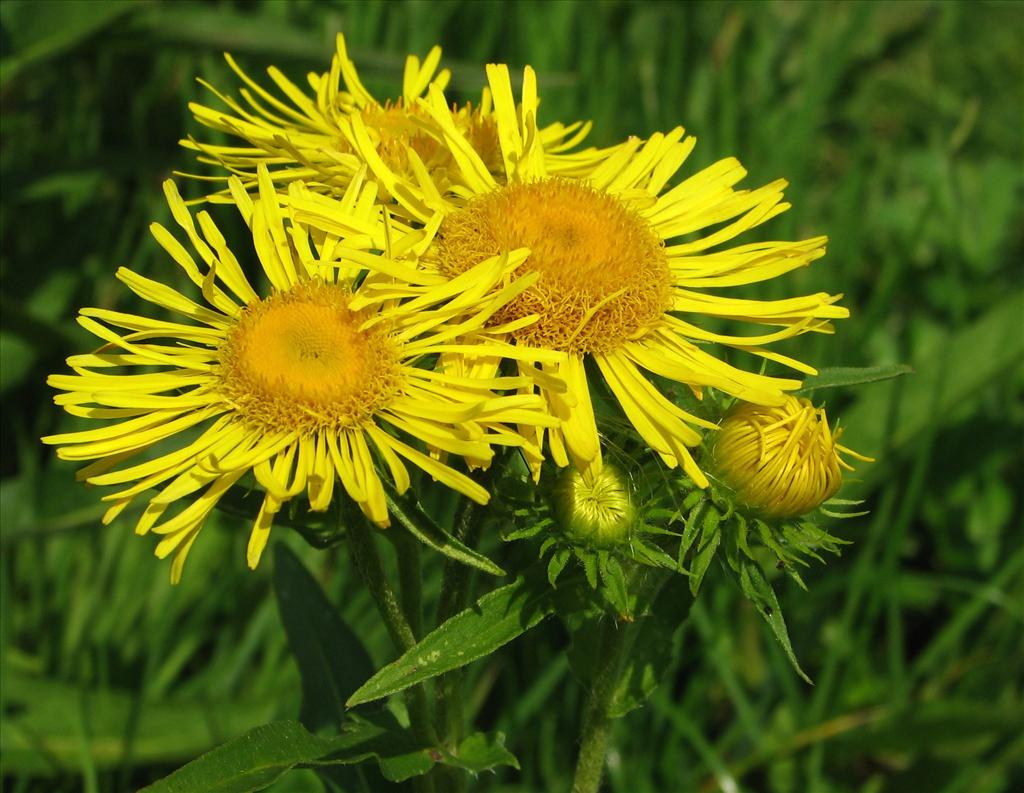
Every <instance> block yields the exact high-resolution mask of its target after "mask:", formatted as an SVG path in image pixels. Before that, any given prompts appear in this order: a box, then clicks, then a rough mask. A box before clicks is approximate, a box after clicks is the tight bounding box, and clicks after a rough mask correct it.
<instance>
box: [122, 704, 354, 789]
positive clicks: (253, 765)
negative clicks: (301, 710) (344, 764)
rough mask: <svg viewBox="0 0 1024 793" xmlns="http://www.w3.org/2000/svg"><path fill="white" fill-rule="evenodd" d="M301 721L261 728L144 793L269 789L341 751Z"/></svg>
mask: <svg viewBox="0 0 1024 793" xmlns="http://www.w3.org/2000/svg"><path fill="white" fill-rule="evenodd" d="M338 741H339V739H337V738H335V739H328V738H319V737H317V736H316V735H313V734H312V733H311V732H309V731H308V730H306V728H305V727H303V726H302V725H301V724H299V723H298V722H295V721H275V722H271V723H270V724H263V725H261V726H259V727H255V728H253V729H251V730H249V731H248V732H246V733H244V734H243V735H240V736H238V737H237V738H234V739H232V740H230V741H228V742H227V743H225V744H222V745H221V746H218V747H217V748H216V749H212V750H211V751H209V752H207V753H206V754H204V755H202V756H201V757H199V758H197V759H195V760H193V761H192V762H191V763H189V764H188V765H186V766H183V767H182V768H179V769H178V770H177V771H175V772H174V773H172V774H171V775H170V776H167V777H164V778H163V779H161V780H160V781H159V782H155V783H153V784H152V785H149V786H148V787H146V788H143V790H142V791H141V792H140V793H249V792H250V791H254V790H263V789H264V788H266V787H267V786H268V785H270V784H272V783H273V782H275V781H276V780H278V779H280V778H281V777H282V776H283V775H284V774H285V773H287V772H288V771H290V770H291V769H292V768H294V767H295V766H296V765H298V764H300V763H311V762H314V761H316V760H319V759H320V758H322V757H325V756H326V755H328V754H330V753H331V752H332V750H334V749H336V748H337V744H338Z"/></svg>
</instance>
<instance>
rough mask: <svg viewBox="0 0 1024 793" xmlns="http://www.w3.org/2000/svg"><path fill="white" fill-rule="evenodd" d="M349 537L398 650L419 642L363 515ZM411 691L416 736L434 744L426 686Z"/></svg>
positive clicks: (350, 524) (351, 524) (352, 523)
mask: <svg viewBox="0 0 1024 793" xmlns="http://www.w3.org/2000/svg"><path fill="white" fill-rule="evenodd" d="M348 540H349V548H350V549H351V551H352V559H353V561H354V562H355V565H356V570H358V571H359V575H360V577H361V578H362V579H363V583H364V584H365V585H366V588H367V590H368V591H369V592H370V596H371V597H372V598H373V601H374V603H376V604H377V609H378V610H379V611H380V614H381V616H382V617H383V618H384V624H385V625H386V626H387V629H388V633H389V634H390V636H391V641H392V642H394V644H395V647H396V648H397V649H398V651H399V652H405V651H406V650H408V649H410V648H411V647H413V646H414V645H415V644H416V634H415V633H414V632H413V629H412V626H411V625H410V624H409V620H408V619H407V618H406V616H405V614H404V613H403V612H402V608H401V606H399V603H398V599H397V598H396V597H395V593H394V590H393V589H392V588H391V584H390V583H389V582H388V579H387V576H386V575H385V574H384V566H383V565H382V564H381V560H380V553H379V552H378V550H377V543H376V540H375V538H374V536H373V531H372V529H371V528H370V527H369V525H368V524H367V522H366V521H365V520H364V519H362V517H361V516H359V517H354V519H352V520H350V521H348ZM408 692H409V693H408V695H407V698H406V704H407V706H408V708H409V721H410V725H411V727H412V732H413V735H414V736H415V737H416V738H417V740H419V741H422V742H423V743H424V744H426V745H431V746H432V745H435V744H436V743H437V735H436V733H435V732H434V726H433V724H432V723H431V721H430V707H429V704H428V702H427V692H426V689H425V688H424V687H423V685H422V684H420V685H416V686H412V687H411V688H410V689H408Z"/></svg>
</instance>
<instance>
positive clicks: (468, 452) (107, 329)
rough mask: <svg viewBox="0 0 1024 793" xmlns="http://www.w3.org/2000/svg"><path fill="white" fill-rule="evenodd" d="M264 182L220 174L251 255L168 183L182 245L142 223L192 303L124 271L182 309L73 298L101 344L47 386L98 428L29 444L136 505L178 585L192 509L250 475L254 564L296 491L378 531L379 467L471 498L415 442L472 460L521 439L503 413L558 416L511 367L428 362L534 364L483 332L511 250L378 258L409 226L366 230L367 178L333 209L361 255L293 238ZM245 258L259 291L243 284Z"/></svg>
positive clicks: (114, 504) (407, 243)
mask: <svg viewBox="0 0 1024 793" xmlns="http://www.w3.org/2000/svg"><path fill="white" fill-rule="evenodd" d="M259 181H260V185H259V186H260V193H259V196H258V198H257V199H256V200H253V199H252V198H251V197H250V196H249V195H248V194H247V193H246V191H245V190H244V188H243V186H242V185H241V183H240V182H239V181H238V180H233V181H232V183H231V188H232V192H233V194H234V197H235V200H236V201H237V206H238V209H239V211H240V212H241V214H242V216H243V218H244V220H245V222H246V224H247V225H248V227H249V229H250V231H251V238H252V240H251V242H252V245H253V247H254V248H255V257H252V256H251V255H248V253H247V254H246V255H244V256H242V255H241V254H240V256H236V255H235V253H233V252H232V250H231V248H230V247H229V246H228V244H227V242H226V240H225V238H224V236H223V234H222V233H221V232H220V231H219V230H218V228H217V226H216V225H215V224H214V221H213V219H212V218H211V216H210V215H209V213H207V212H200V213H199V214H198V215H197V216H196V217H193V216H192V215H191V214H190V212H189V210H188V209H187V208H186V206H185V203H184V202H183V200H182V198H181V196H180V195H179V193H178V191H177V189H176V188H175V186H174V184H173V182H170V181H168V182H166V183H165V184H164V191H165V194H166V197H167V200H168V203H169V205H170V209H171V213H172V215H173V217H174V220H175V221H176V223H177V224H178V226H180V228H181V230H182V231H183V232H184V235H185V236H186V237H187V238H188V241H189V243H190V244H191V247H192V250H193V251H194V252H190V251H189V250H188V249H187V248H186V246H185V245H183V244H182V243H181V242H180V241H179V240H178V238H176V237H175V236H174V235H172V234H171V233H170V232H169V231H168V230H167V229H166V228H164V227H163V226H161V225H159V224H153V225H152V226H151V229H152V232H153V235H154V237H155V238H156V240H157V242H158V243H159V244H160V245H161V246H162V247H163V248H164V249H165V250H166V251H167V253H168V254H170V256H171V258H172V259H173V260H174V261H175V262H176V263H177V264H178V265H179V266H180V267H181V268H182V270H184V272H185V274H186V275H187V277H188V279H189V280H190V281H191V282H192V283H193V284H194V289H195V291H196V292H197V293H199V294H201V295H202V301H201V302H197V300H195V299H194V296H188V295H186V294H182V293H181V292H178V291H177V290H175V289H174V288H172V287H170V286H168V285H166V284H164V283H161V282H159V281H155V280H152V279H150V278H147V277H144V276H142V275H140V274H138V273H135V272H133V271H131V270H128V269H125V268H121V269H120V270H118V273H117V276H118V278H119V279H120V280H121V281H122V282H123V283H124V284H125V285H126V286H127V287H128V288H129V289H131V290H132V291H133V292H134V293H135V294H136V295H138V296H139V297H140V298H142V299H143V300H145V301H148V302H149V303H152V304H155V305H156V306H158V307H160V308H161V309H166V310H168V311H170V312H172V313H173V314H176V315H178V317H179V319H178V320H176V321H170V320H166V319H160V318H154V317H150V316H143V315H135V314H128V313H122V312H119V311H112V310H107V309H98V308H87V309H83V310H82V312H81V315H80V317H79V323H80V324H81V325H82V326H83V327H84V328H86V329H87V330H89V331H90V332H92V333H93V334H95V335H96V336H97V337H99V338H100V339H101V340H102V342H103V346H102V347H100V348H99V349H98V350H97V351H95V352H93V353H90V354H85V355H75V356H72V357H71V358H69V359H68V364H69V366H70V367H71V368H72V370H73V373H71V374H58V375H53V376H51V377H50V378H49V383H50V385H52V386H53V387H55V388H57V389H59V390H60V391H61V392H62V393H60V394H58V395H57V396H56V398H55V401H56V402H57V403H58V404H60V405H63V406H64V408H65V409H66V410H67V411H68V412H69V413H71V414H73V415H75V416H80V417H84V418H87V419H92V420H101V421H104V422H105V423H104V424H103V425H102V426H99V427H97V428H93V429H84V430H80V431H75V432H68V433H62V434H59V435H52V436H49V437H47V438H44V439H43V440H44V441H45V442H47V443H50V444H55V445H57V446H58V447H59V448H58V455H59V456H60V457H61V458H62V459H66V460H75V461H92V462H90V463H89V464H88V465H87V466H86V467H85V468H83V469H82V470H81V471H80V474H79V476H80V478H81V479H84V480H86V481H87V482H89V483H91V484H94V485H102V486H110V487H113V488H115V490H114V492H111V493H108V494H107V495H105V496H104V497H103V498H104V500H105V501H108V502H109V503H110V509H109V510H108V511H107V513H106V515H105V518H104V520H105V522H109V521H111V520H113V518H114V517H116V516H117V515H118V514H119V513H120V512H121V511H123V510H124V509H125V508H126V507H128V505H129V504H131V503H132V502H133V501H134V500H136V499H140V498H144V499H145V500H146V502H147V503H146V506H145V509H144V511H143V512H142V514H141V517H140V518H139V520H138V523H137V525H136V532H137V533H139V534H145V533H147V532H154V533H156V534H158V535H160V537H161V540H160V542H159V544H158V545H157V547H156V554H157V556H159V557H160V558H164V557H166V556H168V555H171V554H173V556H174V559H173V563H172V566H171V579H172V581H175V582H176V581H177V580H178V579H179V578H180V576H181V571H182V566H183V564H184V562H185V558H186V556H187V554H188V552H189V549H190V548H191V546H192V544H193V542H194V541H195V540H196V537H197V536H198V534H199V531H200V529H201V527H202V525H203V522H204V520H205V519H206V517H207V516H208V515H209V513H210V512H211V511H212V510H213V508H214V507H215V506H216V504H217V502H218V500H219V499H220V498H221V497H222V496H223V495H224V494H225V493H226V492H227V491H228V490H229V489H230V488H231V487H233V486H234V485H236V483H239V481H240V480H241V479H242V478H243V477H244V476H246V475H247V474H248V473H250V472H251V473H252V475H253V477H254V479H255V482H256V483H258V485H259V486H261V487H262V488H263V490H264V491H265V495H264V497H263V502H262V508H261V510H260V512H259V515H258V517H257V518H256V521H255V524H254V525H253V527H252V530H251V535H250V539H249V544H248V554H247V556H248V563H249V565H250V566H251V567H255V566H256V564H257V563H258V561H259V558H260V555H261V553H262V552H263V550H264V548H265V546H266V544H267V540H268V536H269V533H270V530H271V525H272V523H273V521H274V515H275V514H276V513H277V512H278V511H279V510H280V509H281V508H282V505H284V504H285V503H286V502H288V501H290V500H291V499H294V498H297V497H299V496H302V495H305V497H306V498H307V499H308V502H309V506H310V508H311V509H312V510H315V511H317V510H321V511H322V510H326V509H327V508H328V506H329V504H330V503H331V500H332V498H333V497H335V496H334V493H335V487H336V485H337V484H338V483H340V484H341V487H342V488H343V489H344V491H345V492H346V493H347V494H348V496H349V497H350V498H351V499H353V500H354V501H355V502H356V503H357V504H358V506H359V508H360V509H361V510H362V512H363V513H364V514H365V515H366V516H367V517H368V518H369V519H370V520H371V521H373V522H374V523H376V524H378V525H379V526H382V527H383V526H387V525H388V522H389V519H388V509H387V504H386V497H385V491H384V487H383V484H382V481H381V478H380V476H379V475H378V464H379V466H380V468H382V469H386V470H387V471H388V472H389V474H390V478H391V480H392V481H393V483H394V487H395V489H396V490H397V491H398V492H399V493H401V492H404V491H405V490H406V489H407V488H408V487H409V485H410V475H409V470H408V469H407V465H409V464H412V465H413V466H414V467H416V468H420V469H422V470H423V471H425V472H426V473H427V474H429V475H430V476H431V477H433V478H434V479H435V480H438V481H440V482H442V483H444V484H445V485H447V486H448V487H450V488H452V489H454V490H456V491H458V492H460V493H462V494H464V495H466V496H468V497H469V498H471V499H473V500H475V501H477V502H480V503H486V502H487V500H488V497H489V494H488V492H487V491H486V490H485V489H484V488H483V487H481V486H480V485H479V484H478V483H476V482H475V481H473V480H472V479H471V478H470V477H468V476H467V475H465V474H464V473H461V472H460V471H458V470H456V468H455V467H453V466H452V465H449V464H447V463H446V462H442V461H440V460H439V459H437V457H438V455H432V454H430V453H427V452H425V451H424V450H423V449H421V448H418V447H419V445H420V443H421V442H422V443H424V444H427V446H428V447H429V450H437V451H439V452H442V453H444V454H445V455H448V460H449V461H451V459H452V458H453V457H463V458H465V459H466V460H468V461H470V462H471V463H473V464H474V465H479V466H484V465H487V464H488V462H489V460H490V459H491V457H492V454H493V451H492V446H493V445H495V444H498V445H523V444H524V443H525V441H524V439H523V437H522V435H520V434H519V433H518V432H515V431H512V430H511V429H509V428H508V427H507V426H506V422H508V423H510V424H517V425H533V424H535V423H540V424H542V425H552V424H554V423H556V421H557V420H555V419H552V418H551V417H550V416H549V415H548V414H547V413H546V411H544V410H543V407H544V406H543V402H542V401H541V400H540V399H539V398H538V397H530V396H528V395H526V396H524V395H518V394H516V393H514V392H515V390H516V389H520V390H521V389H522V388H523V387H524V385H525V382H524V378H522V377H504V378H498V377H495V378H491V379H475V380H468V379H465V378H461V377H458V376H454V375H452V374H448V373H445V372H444V371H439V370H435V369H434V368H432V367H430V366H428V365H427V364H425V363H424V362H430V361H433V360H435V359H436V357H437V354H438V353H441V352H445V353H447V354H452V353H453V350H456V349H457V347H455V346H453V344H452V340H453V339H454V338H456V337H458V338H460V339H464V340H467V342H469V343H472V345H473V349H474V350H477V349H482V350H485V351H486V350H490V354H494V355H502V356H504V355H507V354H509V353H510V352H514V354H519V355H521V356H529V355H530V353H529V352H528V351H527V350H526V349H525V348H523V349H522V350H518V351H514V348H513V349H506V348H509V345H507V344H505V343H503V342H501V341H500V340H491V341H488V339H490V338H491V337H490V335H489V334H488V332H487V331H486V326H487V325H488V323H489V322H490V320H491V319H492V318H493V317H494V316H495V315H496V312H497V311H498V310H499V309H500V308H501V306H502V305H503V304H504V303H505V302H507V301H508V300H509V299H513V298H514V297H515V296H516V294H518V293H519V292H521V291H522V289H523V288H525V287H526V286H527V285H528V283H529V279H521V280H519V281H516V280H511V281H510V280H509V278H508V276H509V275H510V274H511V272H512V271H513V270H514V269H515V268H516V267H517V266H518V265H519V264H520V263H521V262H522V260H523V258H525V252H522V251H519V252H513V253H512V254H511V255H501V256H497V257H493V258H491V259H489V260H488V261H486V262H483V263H482V264H481V266H480V267H477V268H474V269H473V270H472V271H471V272H467V273H466V274H465V275H464V276H462V277H459V278H453V279H450V278H447V277H443V276H439V275H438V274H436V273H429V272H425V271H423V270H422V269H417V268H415V267H411V266H409V265H408V264H405V263H403V262H402V261H401V260H400V257H399V256H398V254H397V253H394V252H393V251H392V250H391V243H392V242H393V243H394V246H395V248H396V249H397V248H403V249H405V250H406V251H408V250H410V249H412V248H414V247H415V245H416V244H418V243H420V242H422V240H423V235H422V234H420V235H417V236H416V237H414V238H412V239H406V238H404V237H402V236H401V235H399V234H397V233H394V234H392V233H390V232H383V231H381V227H382V224H383V225H385V226H386V223H387V217H386V214H383V210H382V209H381V208H380V207H379V206H378V205H377V204H376V203H375V200H374V199H375V196H376V190H377V188H376V185H375V184H373V183H372V182H366V181H364V180H363V179H362V178H361V176H359V175H357V178H356V179H355V181H353V182H352V183H351V185H350V189H349V191H348V193H347V194H346V195H345V197H344V198H343V199H342V200H340V201H337V202H335V212H336V214H337V215H338V216H339V218H341V219H342V220H343V222H345V223H347V224H348V226H349V227H350V228H351V230H352V232H353V236H352V239H353V240H354V241H356V242H358V240H359V239H360V237H358V235H357V234H356V232H362V234H363V236H362V239H363V240H364V241H365V243H366V246H367V247H373V246H378V247H379V250H377V251H376V252H375V253H369V252H367V251H366V250H361V249H360V248H359V246H358V245H354V246H348V245H347V244H346V243H344V242H342V241H341V240H339V238H338V237H336V236H330V235H324V234H322V233H317V234H316V235H310V234H308V233H307V231H306V230H305V229H304V228H303V227H302V226H301V225H300V224H298V223H297V222H296V221H295V220H294V219H293V218H292V217H290V216H289V215H288V214H287V213H286V212H285V211H283V210H282V208H281V206H280V203H279V196H278V194H277V193H275V190H274V185H273V184H272V182H271V180H270V178H269V175H268V174H267V172H266V170H265V169H264V168H263V167H262V166H260V168H259ZM384 237H387V238H388V239H387V241H385V240H384ZM246 247H247V248H248V247H249V246H246ZM381 251H383V252H381ZM240 257H241V258H240ZM254 258H255V260H256V261H253V259H254ZM257 261H258V265H259V269H260V270H262V274H263V275H264V276H265V281H266V282H268V285H269V288H265V287H259V288H258V287H254V286H253V285H252V283H251V282H250V280H249V279H248V278H247V276H246V275H245V271H246V269H247V268H248V267H249V266H251V265H253V264H256V263H257ZM503 284H504V286H502V285H503ZM538 356H539V357H540V358H541V359H542V360H543V359H550V356H549V355H548V354H546V353H543V352H539V353H538ZM496 389H497V390H501V391H508V390H511V391H513V393H512V395H506V396H502V395H498V394H496V393H495V390H496ZM165 442H166V443H165ZM429 450H428V451H429ZM135 458H139V459H141V461H139V460H138V459H135Z"/></svg>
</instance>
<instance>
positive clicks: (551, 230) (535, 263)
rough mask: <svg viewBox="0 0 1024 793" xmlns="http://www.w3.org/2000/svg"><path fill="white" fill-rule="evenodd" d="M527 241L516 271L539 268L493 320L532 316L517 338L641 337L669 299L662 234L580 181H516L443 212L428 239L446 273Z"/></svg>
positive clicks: (595, 343) (558, 344) (580, 345)
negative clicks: (529, 284)
mask: <svg viewBox="0 0 1024 793" xmlns="http://www.w3.org/2000/svg"><path fill="white" fill-rule="evenodd" d="M516 248H529V249H530V257H529V259H527V261H526V262H525V263H524V264H523V265H522V267H521V268H520V270H519V271H518V272H517V274H524V273H529V272H537V273H540V278H539V280H538V281H537V283H536V284H535V285H534V286H532V287H530V289H528V290H527V291H526V292H524V293H523V294H522V295H520V296H519V297H517V298H516V299H515V300H513V301H512V302H510V303H509V304H508V305H507V306H506V307H505V308H504V309H503V310H502V311H501V312H500V314H499V315H497V316H496V317H495V322H496V323H503V322H508V321H511V320H517V319H522V318H523V317H527V316H530V315H532V314H536V315H538V316H539V319H538V320H537V322H535V323H533V324H532V325H529V326H528V327H526V328H524V329H522V330H519V331H516V333H515V338H516V340H517V341H519V342H522V343H524V344H529V345H531V346H537V347H545V348H549V349H556V350H562V351H565V352H571V353H588V352H605V351H608V350H612V349H615V348H616V347H618V346H620V345H621V344H622V343H623V342H625V341H628V340H630V339H634V338H639V337H640V336H642V335H643V334H644V333H645V332H646V331H647V330H648V329H649V328H650V327H651V325H653V324H654V323H655V322H657V320H658V318H659V317H660V316H661V315H662V314H663V313H664V312H665V311H666V310H667V309H668V307H669V305H670V284H671V279H670V275H671V274H670V272H669V267H668V261H667V258H666V256H665V249H664V244H663V243H662V240H661V239H660V237H658V235H657V234H656V233H655V232H654V231H653V229H651V227H650V225H649V224H648V223H647V221H646V220H644V218H643V217H641V216H640V215H639V214H638V213H637V212H635V211H634V210H633V209H631V208H630V207H628V206H627V205H626V204H624V203H623V202H622V201H620V200H619V199H618V198H616V197H615V196H613V195H609V194H608V193H604V192H602V191H600V190H596V189H594V188H593V187H590V186H589V185H588V184H586V183H584V182H580V181H574V180H569V179H560V178H552V179H545V180H542V181H537V182H531V183H528V184H515V185H509V186H507V187H503V188H499V189H498V190H495V191H494V192H491V193H487V194H486V195H482V196H479V197H477V198H474V199H473V200H471V201H470V202H469V203H468V204H467V205H466V206H465V207H464V208H462V209H459V210H457V211H456V212H454V213H453V214H451V215H449V216H448V217H447V218H446V219H445V221H444V223H443V224H442V226H441V229H440V232H439V234H438V242H437V245H436V254H437V257H438V266H439V268H440V270H441V271H442V272H443V273H445V274H446V275H449V276H455V275H458V274H460V273H463V272H465V271H466V270H468V269H469V268H470V267H472V266H473V265H475V264H477V263H479V262H481V261H483V260H484V259H487V258H489V257H491V256H495V255H497V254H500V253H502V252H505V251H510V250H514V249H516Z"/></svg>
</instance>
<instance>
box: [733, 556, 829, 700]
mask: <svg viewBox="0 0 1024 793" xmlns="http://www.w3.org/2000/svg"><path fill="white" fill-rule="evenodd" d="M740 588H741V589H742V590H743V594H744V595H746V597H747V599H748V600H750V601H751V602H752V603H753V604H754V605H755V606H756V607H757V610H758V611H759V612H760V613H761V616H762V617H764V619H765V621H767V623H768V625H769V626H770V627H771V629H772V633H774V634H775V638H776V639H777V640H778V642H779V644H780V645H781V646H782V649H783V651H784V652H785V653H786V657H787V658H788V659H789V662H790V663H791V664H792V665H793V668H794V669H795V670H796V672H797V674H798V675H800V677H802V678H803V679H804V680H806V681H807V682H808V683H811V679H810V678H809V677H808V676H807V675H806V674H804V670H803V669H801V668H800V664H799V662H798V661H797V660H796V654H795V653H794V652H793V645H792V644H791V643H790V641H789V631H788V630H787V629H786V621H785V619H783V617H782V609H781V607H780V606H779V599H778V598H777V597H776V596H775V590H774V589H772V585H771V584H769V583H768V579H766V578H765V577H764V573H763V572H762V571H761V568H760V567H758V566H757V564H755V563H754V562H751V561H749V560H746V559H741V560H740ZM812 685H813V683H812Z"/></svg>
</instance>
